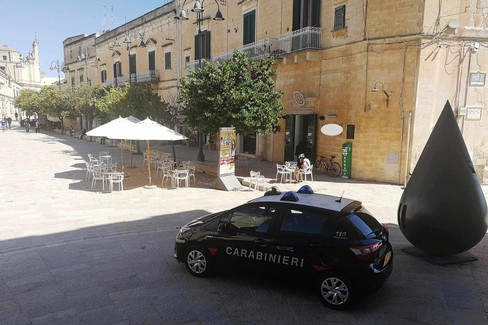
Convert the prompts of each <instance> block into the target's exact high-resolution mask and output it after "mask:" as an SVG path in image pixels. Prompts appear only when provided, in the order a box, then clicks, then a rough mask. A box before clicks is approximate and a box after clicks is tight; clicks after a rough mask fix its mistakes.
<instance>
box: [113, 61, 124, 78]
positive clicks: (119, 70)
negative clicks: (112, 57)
mask: <svg viewBox="0 0 488 325" xmlns="http://www.w3.org/2000/svg"><path fill="white" fill-rule="evenodd" d="M120 76H122V62H120V61H119V62H115V63H114V78H117V77H120Z"/></svg>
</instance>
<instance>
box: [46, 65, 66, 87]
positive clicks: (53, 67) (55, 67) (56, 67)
mask: <svg viewBox="0 0 488 325" xmlns="http://www.w3.org/2000/svg"><path fill="white" fill-rule="evenodd" d="M63 69H64V63H63V62H59V60H54V61H52V62H51V66H50V67H49V70H57V71H58V87H59V90H61V74H60V71H62V70H63Z"/></svg>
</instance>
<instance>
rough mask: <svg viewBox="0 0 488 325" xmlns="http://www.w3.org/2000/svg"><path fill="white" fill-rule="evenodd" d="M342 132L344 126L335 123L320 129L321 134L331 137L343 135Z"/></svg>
mask: <svg viewBox="0 0 488 325" xmlns="http://www.w3.org/2000/svg"><path fill="white" fill-rule="evenodd" d="M342 131H343V128H342V126H340V125H339V124H334V123H330V124H325V125H324V126H322V127H321V128H320V132H322V133H323V134H325V135H328V136H331V137H333V136H336V135H339V134H341V133H342Z"/></svg>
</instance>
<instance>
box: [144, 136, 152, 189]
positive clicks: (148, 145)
mask: <svg viewBox="0 0 488 325" xmlns="http://www.w3.org/2000/svg"><path fill="white" fill-rule="evenodd" d="M146 141H147V173H148V177H149V186H147V188H152V187H153V186H152V184H151V144H150V143H149V140H146Z"/></svg>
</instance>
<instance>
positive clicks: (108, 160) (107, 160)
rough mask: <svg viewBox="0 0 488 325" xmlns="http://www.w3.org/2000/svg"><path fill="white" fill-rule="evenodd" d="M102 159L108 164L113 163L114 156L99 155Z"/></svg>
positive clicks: (102, 161) (101, 160)
mask: <svg viewBox="0 0 488 325" xmlns="http://www.w3.org/2000/svg"><path fill="white" fill-rule="evenodd" d="M98 158H99V159H100V162H101V163H103V164H106V165H111V164H112V156H110V155H106V156H100V157H98Z"/></svg>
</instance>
